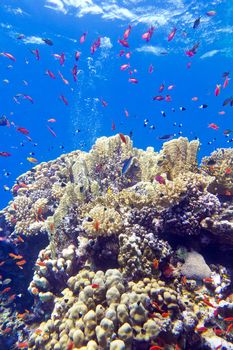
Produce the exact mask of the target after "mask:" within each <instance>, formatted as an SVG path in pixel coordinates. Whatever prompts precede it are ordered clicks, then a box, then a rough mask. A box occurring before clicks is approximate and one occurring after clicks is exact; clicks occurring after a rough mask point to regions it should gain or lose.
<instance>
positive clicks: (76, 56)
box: [74, 51, 81, 61]
mask: <svg viewBox="0 0 233 350" xmlns="http://www.w3.org/2000/svg"><path fill="white" fill-rule="evenodd" d="M80 56H81V52H80V51H76V52H75V55H74V58H75V61H78V60H79V58H80Z"/></svg>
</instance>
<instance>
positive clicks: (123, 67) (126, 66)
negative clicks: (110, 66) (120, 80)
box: [120, 63, 130, 70]
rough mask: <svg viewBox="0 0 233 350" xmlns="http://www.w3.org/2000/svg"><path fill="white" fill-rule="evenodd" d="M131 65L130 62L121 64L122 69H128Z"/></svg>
mask: <svg viewBox="0 0 233 350" xmlns="http://www.w3.org/2000/svg"><path fill="white" fill-rule="evenodd" d="M129 67H130V64H129V63H127V64H122V65H121V66H120V70H126V69H128V68H129Z"/></svg>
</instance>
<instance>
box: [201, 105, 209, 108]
mask: <svg viewBox="0 0 233 350" xmlns="http://www.w3.org/2000/svg"><path fill="white" fill-rule="evenodd" d="M207 107H208V105H205V104H203V105H200V106H199V108H207Z"/></svg>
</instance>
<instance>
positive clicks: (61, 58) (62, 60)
mask: <svg viewBox="0 0 233 350" xmlns="http://www.w3.org/2000/svg"><path fill="white" fill-rule="evenodd" d="M64 62H65V54H64V52H62V54H61V57H60V60H59V63H60V65H61V66H63V64H64Z"/></svg>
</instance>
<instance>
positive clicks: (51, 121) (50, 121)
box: [48, 118, 56, 123]
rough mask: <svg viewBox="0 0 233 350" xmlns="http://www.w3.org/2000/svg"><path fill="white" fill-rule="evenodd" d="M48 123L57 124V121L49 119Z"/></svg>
mask: <svg viewBox="0 0 233 350" xmlns="http://www.w3.org/2000/svg"><path fill="white" fill-rule="evenodd" d="M48 122H49V123H55V122H56V119H54V118H50V119H48Z"/></svg>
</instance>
